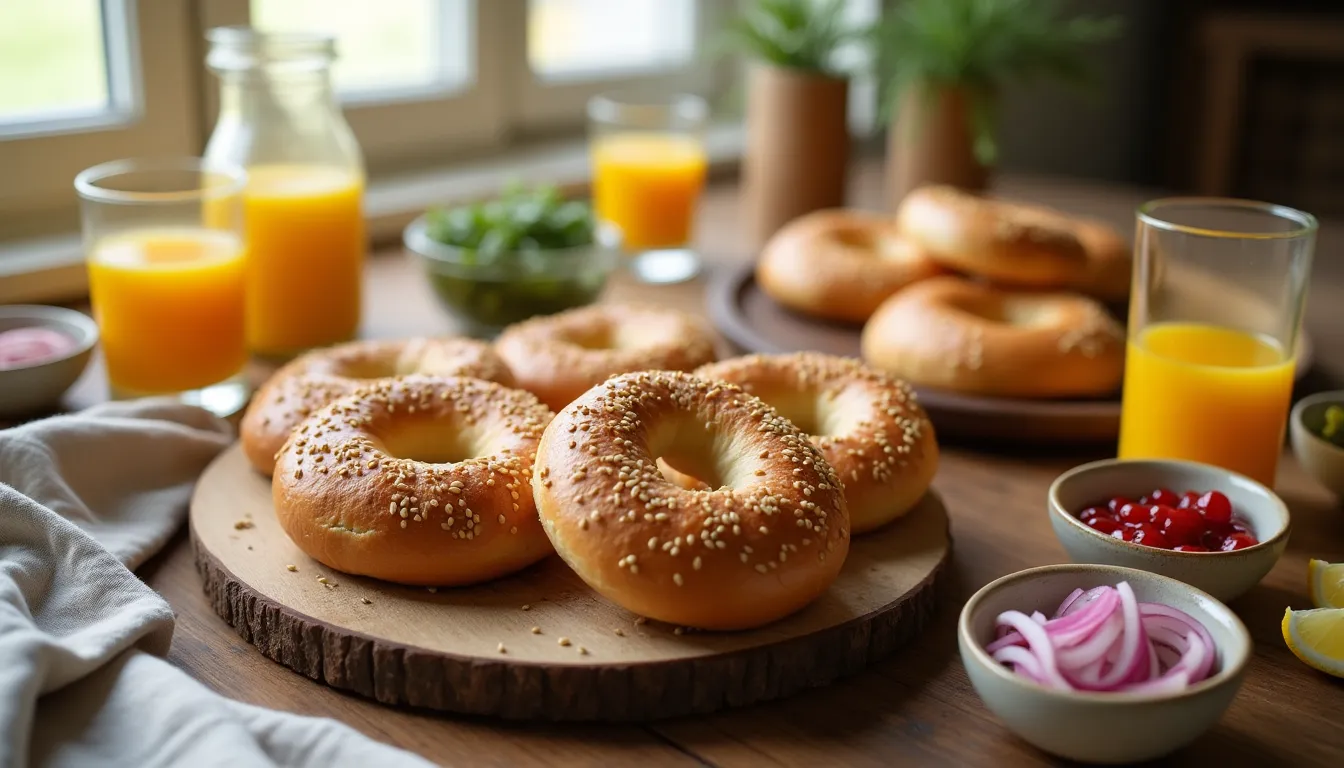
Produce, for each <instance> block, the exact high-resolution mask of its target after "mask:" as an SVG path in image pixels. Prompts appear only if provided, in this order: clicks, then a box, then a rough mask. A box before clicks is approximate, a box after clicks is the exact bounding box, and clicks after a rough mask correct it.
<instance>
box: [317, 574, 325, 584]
mask: <svg viewBox="0 0 1344 768" xmlns="http://www.w3.org/2000/svg"><path fill="white" fill-rule="evenodd" d="M317 583H318V584H326V583H327V577H326V576H318V577H317Z"/></svg>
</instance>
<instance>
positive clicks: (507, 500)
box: [271, 376, 551, 585]
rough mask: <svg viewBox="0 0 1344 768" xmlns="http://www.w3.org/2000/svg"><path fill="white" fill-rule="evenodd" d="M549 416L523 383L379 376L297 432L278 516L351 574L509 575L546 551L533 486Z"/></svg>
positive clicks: (309, 548)
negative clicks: (420, 458) (515, 385)
mask: <svg viewBox="0 0 1344 768" xmlns="http://www.w3.org/2000/svg"><path fill="white" fill-rule="evenodd" d="M550 418H551V412H550V411H549V410H548V409H547V408H546V406H544V405H542V404H541V403H539V402H537V399H536V398H535V397H533V396H532V395H530V394H528V393H527V392H523V391H522V390H517V389H509V388H507V387H504V386H502V385H500V384H495V383H493V382H487V381H482V380H480V379H470V378H440V377H430V376H408V377H405V378H401V379H380V380H377V381H375V382H372V383H370V384H368V385H366V386H364V387H361V388H359V389H358V390H356V391H355V393H354V394H352V395H350V396H348V397H345V398H342V399H340V400H337V401H335V402H334V403H331V404H330V405H328V406H326V407H324V408H322V409H320V410H318V411H317V412H316V413H314V414H313V415H312V416H310V417H308V418H307V419H306V420H304V421H303V422H302V423H301V424H299V426H298V427H297V428H296V429H295V430H294V432H293V434H292V435H291V437H290V439H289V441H288V442H286V443H285V446H284V447H283V448H282V449H281V451H280V457H279V459H278V460H277V462H276V465H275V475H274V477H273V478H272V480H271V491H272V495H273V497H274V502H275V515H276V517H277V518H278V519H279V521H280V526H281V527H282V528H284V530H285V533H287V534H288V535H289V538H290V539H292V540H293V541H294V543H295V544H296V545H298V547H299V549H302V550H303V551H304V552H306V553H307V554H308V555H309V556H310V557H312V558H313V559H314V560H317V561H318V562H320V563H322V564H323V565H327V566H329V567H331V568H335V569H336V570H338V571H344V572H345V573H353V574H358V575H361V576H372V577H374V578H378V579H385V580H387V581H395V582H399V583H402V584H421V585H455V584H471V583H474V582H479V581H486V580H488V579H493V578H495V577H497V576H502V575H504V574H507V573H512V572H513V571H516V570H518V569H520V568H523V567H525V566H527V565H530V564H531V563H534V562H536V561H538V560H540V559H542V558H544V557H546V555H547V554H548V553H549V552H550V551H551V547H550V542H549V541H547V539H546V534H545V533H544V532H543V531H542V530H541V524H540V523H539V522H538V520H537V511H536V506H535V504H534V503H533V501H532V487H531V476H532V461H533V458H534V456H535V454H536V447H537V442H538V441H539V440H540V439H541V433H542V429H543V428H544V427H545V426H546V424H547V422H548V421H550ZM389 448H392V449H397V450H399V451H400V452H402V453H409V454H410V455H412V456H415V455H428V456H433V457H435V458H436V459H437V458H444V459H451V458H457V457H456V456H445V455H444V453H445V452H449V453H452V452H458V451H460V452H461V453H462V454H465V455H469V456H471V458H466V459H462V460H459V461H452V462H451V463H449V462H447V461H442V462H441V461H437V460H436V461H417V460H415V459H413V458H399V457H397V456H395V455H392V454H390V453H389Z"/></svg>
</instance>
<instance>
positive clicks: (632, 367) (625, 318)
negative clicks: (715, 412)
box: [495, 304, 714, 411]
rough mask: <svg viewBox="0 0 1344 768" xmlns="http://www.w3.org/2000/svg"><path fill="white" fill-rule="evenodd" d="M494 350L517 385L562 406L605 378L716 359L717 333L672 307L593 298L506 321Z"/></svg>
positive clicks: (684, 368)
mask: <svg viewBox="0 0 1344 768" xmlns="http://www.w3.org/2000/svg"><path fill="white" fill-rule="evenodd" d="M495 351H496V352H497V353H499V356H500V357H502V358H503V359H504V362H505V363H507V364H508V366H509V368H510V369H511V370H512V371H513V377H514V379H515V381H516V382H517V385H518V386H519V387H522V388H523V389H526V390H527V391H529V392H531V393H533V394H535V395H536V396H537V397H539V398H541V401H542V402H543V403H545V404H546V405H548V406H550V408H551V410H554V411H558V410H560V409H561V408H564V407H565V406H566V405H568V404H569V403H570V402H571V401H572V400H574V398H576V397H578V396H579V395H581V394H583V393H584V392H586V391H588V389H589V388H590V387H592V386H594V385H596V384H600V383H601V382H602V381H604V380H605V379H606V378H607V377H608V376H613V375H615V374H618V373H629V372H631V371H647V370H667V371H690V370H693V369H695V368H696V367H697V366H700V365H704V364H705V363H709V362H713V360H714V336H713V335H712V334H711V333H710V332H709V331H708V330H707V329H706V328H705V327H704V326H703V325H702V324H701V323H700V321H699V320H698V319H696V318H695V317H694V316H692V315H689V314H687V313H685V312H679V311H677V310H674V309H664V308H660V307H636V306H630V305H621V304H596V305H593V306H590V307H580V308H578V309H571V310H567V311H565V312H560V313H558V314H554V315H550V316H548V317H537V318H533V319H531V320H525V321H523V322H521V323H518V324H516V325H512V326H509V327H508V328H506V329H504V332H503V333H502V334H500V337H499V339H497V340H496V341H495Z"/></svg>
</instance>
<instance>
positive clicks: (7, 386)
mask: <svg viewBox="0 0 1344 768" xmlns="http://www.w3.org/2000/svg"><path fill="white" fill-rule="evenodd" d="M34 326H36V327H41V328H51V329H52V330H55V331H58V332H60V333H63V334H65V335H66V336H69V337H70V338H72V339H74V340H75V346H74V347H73V348H72V349H71V350H70V351H69V352H67V353H66V354H64V355H62V356H60V357H57V358H53V359H51V360H46V361H43V362H40V363H37V364H35V365H25V366H21V367H18V368H3V369H0V393H3V395H0V417H2V418H15V417H19V416H27V415H30V414H33V413H37V412H40V411H43V410H45V409H48V408H50V407H52V406H54V405H56V403H57V402H58V401H60V399H61V395H62V394H64V393H65V390H67V389H69V388H70V385H71V384H74V383H75V380H76V379H78V378H79V376H80V374H82V373H83V372H84V368H85V367H86V366H88V364H89V357H90V356H91V355H92V353H93V346H94V345H95V344H97V343H98V326H97V324H95V323H94V322H93V320H92V319H91V318H89V316H88V315H85V314H84V313H82V312H76V311H75V310H73V309H63V308H61V307H46V306H39V305H11V306H0V332H4V331H9V330H13V329H15V328H31V327H34Z"/></svg>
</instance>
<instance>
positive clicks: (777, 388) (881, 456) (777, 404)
mask: <svg viewBox="0 0 1344 768" xmlns="http://www.w3.org/2000/svg"><path fill="white" fill-rule="evenodd" d="M695 375H696V376H699V377H701V378H706V379H713V380H716V381H727V382H731V383H733V384H736V385H738V386H740V387H742V389H743V390H745V391H746V392H748V393H750V394H752V395H755V396H756V397H759V398H761V399H762V400H764V401H765V402H766V403H768V404H769V405H771V406H772V407H774V409H775V410H777V411H779V413H780V415H782V416H784V417H785V418H787V419H788V420H789V421H792V422H793V423H794V424H796V425H797V426H798V427H799V428H800V429H802V430H803V431H804V432H806V433H808V434H809V435H810V436H811V438H812V444H813V445H815V446H816V447H817V448H818V449H819V450H820V451H821V455H822V456H824V457H825V458H826V461H828V462H830V465H831V467H833V468H834V469H835V472H836V474H837V475H838V476H839V477H840V480H841V481H842V482H843V483H844V492H845V506H847V507H848V508H849V521H850V528H851V529H852V531H853V532H854V533H864V532H866V531H871V530H873V529H875V528H879V527H881V526H883V525H885V524H887V523H889V522H891V521H892V520H895V519H896V518H898V517H900V516H901V515H904V514H905V513H906V512H909V511H910V509H911V508H912V507H914V505H915V504H916V503H918V501H919V500H920V499H921V498H923V496H924V493H925V491H927V490H928V489H929V484H930V483H931V482H933V475H934V472H936V471H937V469H938V441H937V439H936V438H935V437H934V433H933V425H932V424H930V423H929V419H928V416H927V415H926V414H925V413H924V409H923V408H921V407H920V406H919V403H918V402H916V400H915V393H914V392H913V391H912V390H911V389H910V386H909V385H908V384H906V383H905V382H903V381H901V380H899V379H897V378H895V377H893V376H891V375H889V374H886V373H883V372H880V371H876V370H874V369H872V368H869V367H868V366H866V365H864V364H862V363H860V362H859V361H858V360H854V359H852V358H846V357H833V356H831V355H823V354H819V353H816V352H799V353H795V354H792V355H750V356H747V357H739V358H734V359H732V360H725V361H723V362H721V363H711V364H710V365H707V366H704V367H701V368H699V369H697V370H696V371H695Z"/></svg>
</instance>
